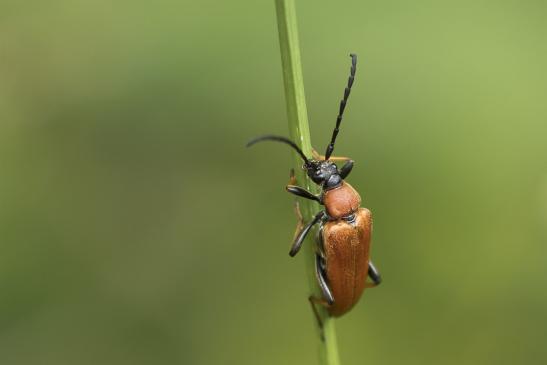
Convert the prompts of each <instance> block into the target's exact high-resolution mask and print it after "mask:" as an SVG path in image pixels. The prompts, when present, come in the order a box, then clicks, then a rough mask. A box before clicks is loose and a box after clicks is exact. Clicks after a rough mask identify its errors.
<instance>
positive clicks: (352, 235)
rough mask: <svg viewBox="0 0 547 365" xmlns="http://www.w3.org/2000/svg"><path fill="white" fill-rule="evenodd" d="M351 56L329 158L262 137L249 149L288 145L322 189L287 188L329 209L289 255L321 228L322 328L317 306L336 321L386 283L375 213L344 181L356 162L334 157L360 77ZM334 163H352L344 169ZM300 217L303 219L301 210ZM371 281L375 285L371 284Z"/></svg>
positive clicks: (317, 264)
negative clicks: (376, 248) (375, 255)
mask: <svg viewBox="0 0 547 365" xmlns="http://www.w3.org/2000/svg"><path fill="white" fill-rule="evenodd" d="M350 56H351V60H352V62H351V69H350V76H349V79H348V84H347V87H346V89H345V91H344V97H343V99H342V100H341V102H340V109H339V113H338V117H337V119H336V127H335V128H334V131H333V133H332V138H331V141H330V143H329V145H328V147H327V150H326V152H325V156H324V158H322V157H321V156H318V155H317V154H316V153H314V158H313V159H309V158H307V157H306V156H305V155H304V153H303V152H302V150H301V149H300V148H299V147H298V146H297V145H296V143H294V142H293V141H291V140H289V139H287V138H285V137H281V136H273V135H265V136H260V137H257V138H254V139H253V140H251V141H250V142H249V143H248V144H247V146H248V147H249V146H252V145H253V144H255V143H257V142H260V141H277V142H282V143H286V144H288V145H289V146H291V147H292V148H294V149H295V150H296V151H297V152H298V154H299V155H300V156H301V157H302V159H303V160H304V165H303V169H304V170H305V171H306V173H307V175H308V176H309V177H310V179H311V180H312V181H313V182H314V183H316V184H318V185H319V186H321V193H320V194H319V195H318V196H316V195H314V194H312V193H311V192H309V191H307V190H306V189H304V188H301V187H299V186H295V185H292V184H289V185H287V191H288V192H290V193H292V194H295V195H297V196H300V197H303V198H306V199H311V200H315V201H317V202H318V203H319V204H322V205H324V206H325V210H321V211H320V212H319V213H317V214H316V215H315V217H314V218H313V219H312V220H311V221H310V222H309V223H308V224H306V225H305V226H304V227H303V228H301V229H299V230H297V234H296V235H295V240H294V243H293V245H292V247H291V250H290V252H289V254H290V255H291V256H294V255H296V254H297V253H298V251H299V250H300V247H301V245H302V243H303V241H304V239H305V238H306V236H307V234H308V233H309V232H310V229H311V228H312V227H313V226H314V225H315V224H319V233H318V237H317V240H316V242H317V249H316V254H315V271H316V276H317V281H318V283H319V287H320V288H321V292H322V297H321V298H317V297H314V296H310V298H309V300H310V303H311V305H312V308H313V310H314V312H315V315H316V316H317V319H318V320H319V324H320V325H322V323H321V320H320V317H319V315H318V313H317V310H316V308H315V304H316V303H318V304H321V305H323V306H325V307H326V308H327V310H328V312H329V314H330V315H331V316H334V317H338V316H341V315H343V314H344V313H346V312H348V311H349V310H350V309H351V308H352V307H353V306H354V305H355V303H357V301H358V300H359V298H360V297H361V294H362V293H363V290H364V289H365V288H367V287H373V286H376V285H378V284H380V282H381V277H380V274H379V272H378V270H376V267H375V266H374V265H373V263H372V262H371V261H370V238H371V231H372V217H371V213H370V211H369V210H368V209H366V208H360V204H361V197H360V196H359V194H358V193H357V191H355V189H354V188H353V187H352V186H351V185H350V184H348V183H347V182H345V181H344V179H345V178H346V177H347V176H348V175H349V173H350V172H351V170H352V168H353V164H354V162H353V161H352V160H350V159H348V158H343V157H331V154H332V152H333V150H334V143H335V141H336V136H337V135H338V131H339V127H340V123H341V121H342V115H343V113H344V109H345V107H346V102H347V100H348V98H349V95H350V91H351V86H352V85H353V81H354V78H355V71H356V65H357V56H356V55H355V54H351V55H350ZM333 160H344V161H346V162H345V163H344V165H343V166H342V167H341V168H340V169H338V167H337V166H336V164H335V163H334V162H333ZM291 177H292V174H291ZM292 181H294V179H293V180H292ZM297 214H298V215H299V212H298V210H297ZM301 226H303V224H301ZM368 276H370V278H371V280H372V283H368V282H367V277H368Z"/></svg>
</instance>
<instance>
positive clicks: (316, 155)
mask: <svg viewBox="0 0 547 365" xmlns="http://www.w3.org/2000/svg"><path fill="white" fill-rule="evenodd" d="M311 155H312V157H313V158H314V160H319V161H324V160H325V156H323V155H320V154H319V152H317V151H316V150H315V148H312V149H311ZM349 160H351V158H349V157H344V156H330V158H329V161H349Z"/></svg>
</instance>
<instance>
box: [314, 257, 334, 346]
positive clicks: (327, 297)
mask: <svg viewBox="0 0 547 365" xmlns="http://www.w3.org/2000/svg"><path fill="white" fill-rule="evenodd" d="M315 276H316V278H317V283H318V284H319V288H320V289H321V293H322V296H321V298H317V297H315V296H313V295H310V296H309V297H308V300H309V302H310V305H311V308H312V310H313V314H314V315H315V318H316V319H317V324H318V325H319V328H320V329H321V337H322V338H323V332H322V331H323V321H322V320H321V316H320V315H319V311H318V309H317V306H316V305H317V304H319V305H321V306H323V307H325V308H326V309H328V308H329V307H330V306H331V305H332V304H333V303H334V297H333V296H332V291H331V290H330V288H329V285H328V284H327V280H326V279H325V267H324V260H323V258H322V257H321V255H320V254H319V253H316V254H315ZM323 339H324V338H323Z"/></svg>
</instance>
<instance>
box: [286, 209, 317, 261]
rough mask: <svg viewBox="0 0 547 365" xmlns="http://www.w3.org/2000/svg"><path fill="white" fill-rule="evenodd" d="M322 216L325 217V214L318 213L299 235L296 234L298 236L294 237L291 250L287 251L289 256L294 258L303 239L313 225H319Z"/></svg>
mask: <svg viewBox="0 0 547 365" xmlns="http://www.w3.org/2000/svg"><path fill="white" fill-rule="evenodd" d="M324 215H325V212H324V211H320V212H319V213H317V214H316V215H315V217H313V219H312V220H311V221H310V222H309V223H308V224H306V226H305V227H304V228H302V230H301V231H300V233H298V235H297V236H296V239H295V240H294V243H293V245H292V247H291V250H290V251H289V255H290V256H294V255H296V254H297V253H298V251H300V247H301V246H302V243H303V242H304V239H305V238H306V236H307V235H308V233H310V229H311V228H312V227H313V226H314V225H316V224H317V223H319V222H320V221H321V219H322V218H323V217H324Z"/></svg>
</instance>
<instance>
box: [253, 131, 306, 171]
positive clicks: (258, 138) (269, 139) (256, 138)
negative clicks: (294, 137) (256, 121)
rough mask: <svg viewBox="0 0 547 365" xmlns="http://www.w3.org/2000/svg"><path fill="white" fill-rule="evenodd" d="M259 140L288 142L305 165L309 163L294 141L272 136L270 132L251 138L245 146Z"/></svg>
mask: <svg viewBox="0 0 547 365" xmlns="http://www.w3.org/2000/svg"><path fill="white" fill-rule="evenodd" d="M261 141H276V142H282V143H285V144H288V145H289V146H291V147H292V148H294V149H295V150H296V152H298V154H299V155H300V157H302V159H303V160H304V162H305V163H306V165H308V164H309V163H310V160H308V158H307V157H306V155H305V154H304V152H302V150H301V149H300V147H298V146H297V145H296V143H294V142H293V141H291V140H290V139H288V138H285V137H282V136H274V135H271V134H267V135H264V136H258V137H255V138H253V139H251V140H250V141H249V142H248V143H247V147H251V146H252V145H254V144H255V143H258V142H261Z"/></svg>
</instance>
